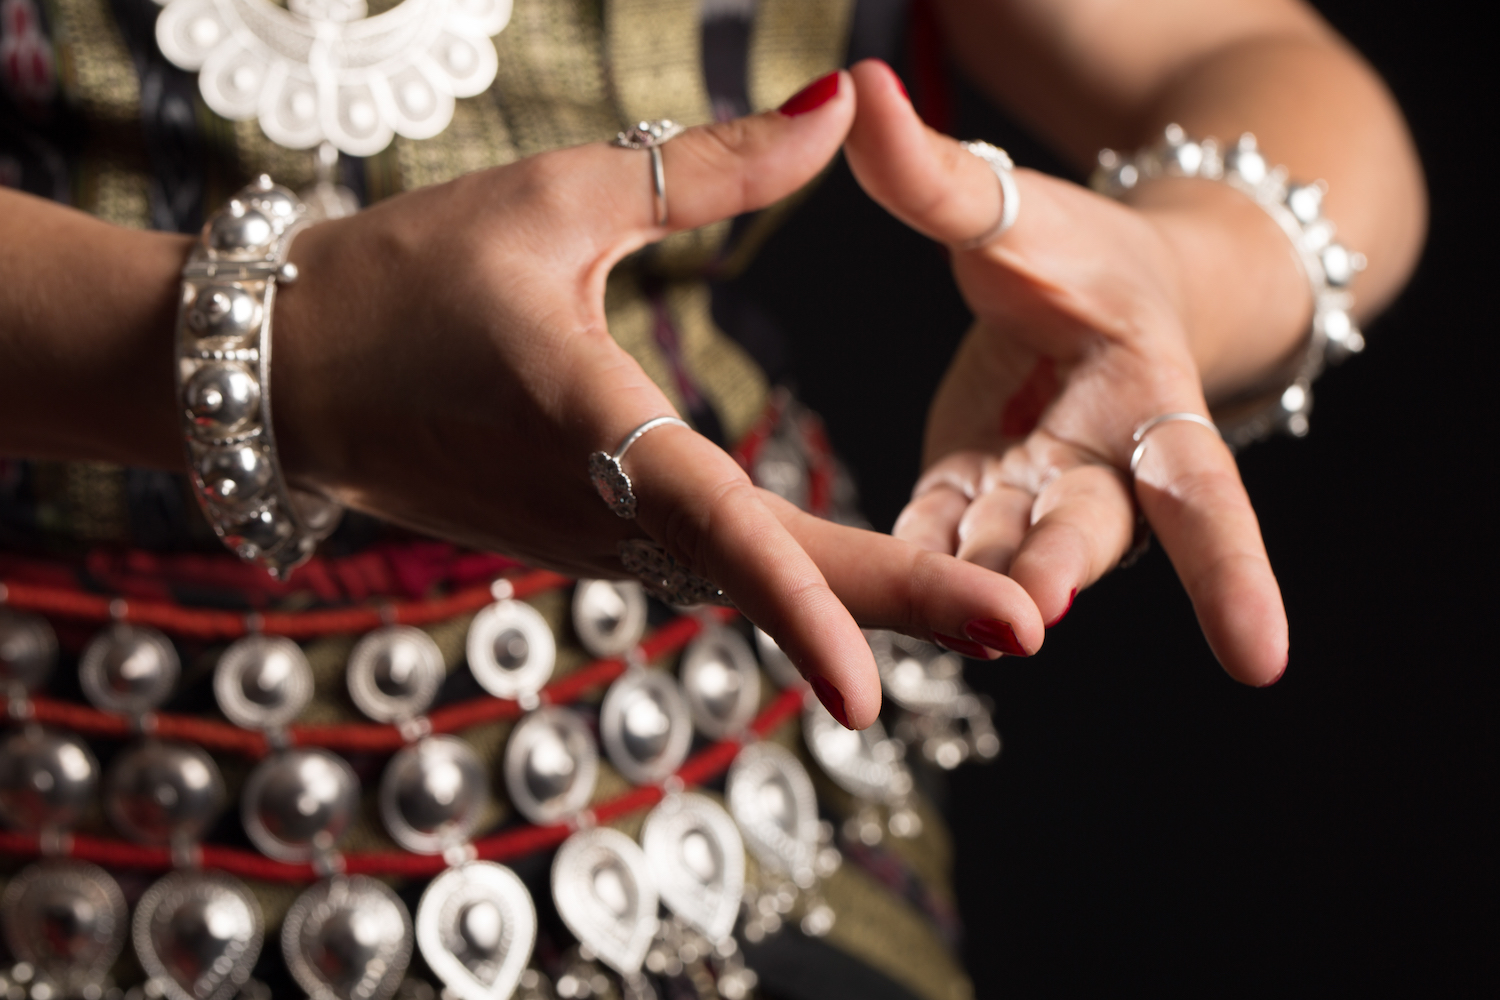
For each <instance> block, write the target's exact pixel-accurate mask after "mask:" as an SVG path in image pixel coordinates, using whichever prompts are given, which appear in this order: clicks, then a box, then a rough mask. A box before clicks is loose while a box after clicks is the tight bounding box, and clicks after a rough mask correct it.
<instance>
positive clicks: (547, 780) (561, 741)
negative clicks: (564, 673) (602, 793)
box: [503, 707, 599, 825]
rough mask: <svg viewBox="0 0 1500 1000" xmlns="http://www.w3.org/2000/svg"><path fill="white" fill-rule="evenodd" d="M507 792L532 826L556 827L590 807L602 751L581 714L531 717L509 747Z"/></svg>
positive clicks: (555, 711)
mask: <svg viewBox="0 0 1500 1000" xmlns="http://www.w3.org/2000/svg"><path fill="white" fill-rule="evenodd" d="M503 766H504V769H505V790H506V792H508V793H509V795H510V801H511V804H512V805H514V806H515V807H516V808H517V809H519V810H520V811H521V815H523V816H525V817H526V818H527V819H529V820H531V822H533V823H537V824H541V825H546V824H549V823H557V822H559V821H561V820H564V819H567V818H568V817H569V816H572V815H574V814H575V813H577V812H578V811H579V810H580V809H582V808H583V807H584V806H586V805H588V802H589V799H590V797H592V796H593V794H594V784H595V782H596V781H597V780H598V777H599V749H598V747H597V746H596V745H595V744H594V735H593V733H591V732H589V727H588V724H587V723H585V722H584V721H583V718H582V717H581V716H579V714H578V713H577V712H574V711H572V710H571V709H566V708H557V707H547V708H539V709H537V710H536V711H534V712H530V713H528V714H527V716H526V717H525V718H524V719H522V720H521V721H520V722H519V723H518V724H517V725H516V728H515V729H513V730H511V734H510V741H509V742H508V743H507V744H506V745H505V761H504V765H503Z"/></svg>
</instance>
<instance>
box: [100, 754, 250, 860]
mask: <svg viewBox="0 0 1500 1000" xmlns="http://www.w3.org/2000/svg"><path fill="white" fill-rule="evenodd" d="M225 794H226V793H225V790H224V779H223V777H222V776H221V775H220V774H219V766H218V765H217V764H215V763H214V759H213V758H212V757H210V756H209V755H208V753H207V752H205V751H204V750H203V749H202V748H201V747H197V746H194V745H192V744H190V743H165V742H162V741H161V740H146V741H145V742H143V743H138V744H136V745H135V746H132V747H128V748H126V750H125V751H124V752H123V753H122V754H120V755H119V756H118V757H116V758H115V759H114V762H113V763H111V764H110V766H109V773H108V774H106V775H105V777H104V811H105V813H106V814H107V815H108V816H109V820H110V822H111V823H112V824H114V827H115V829H117V830H119V831H120V832H121V833H123V834H124V835H125V836H127V837H129V838H130V839H131V840H134V841H137V842H138V843H142V844H160V845H167V844H173V843H188V842H194V841H198V840H202V839H203V835H204V834H205V833H207V832H208V828H209V827H211V826H212V825H213V823H214V821H215V820H217V819H218V818H219V813H221V812H222V811H223V809H224V799H225Z"/></svg>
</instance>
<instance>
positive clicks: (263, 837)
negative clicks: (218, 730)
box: [240, 747, 359, 862]
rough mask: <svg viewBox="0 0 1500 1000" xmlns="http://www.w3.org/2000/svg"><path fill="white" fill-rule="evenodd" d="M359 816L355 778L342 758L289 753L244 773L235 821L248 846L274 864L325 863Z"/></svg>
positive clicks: (304, 750)
mask: <svg viewBox="0 0 1500 1000" xmlns="http://www.w3.org/2000/svg"><path fill="white" fill-rule="evenodd" d="M358 813H359V778H358V777H357V776H356V775H355V773H354V769H353V768H352V767H350V766H349V765H348V764H347V763H346V762H345V761H344V759H343V758H342V757H339V756H337V755H335V754H331V753H329V752H328V751H327V750H321V749H318V748H316V747H295V748H293V749H291V750H283V751H281V752H280V753H278V754H275V755H273V756H270V757H267V758H266V759H265V760H263V761H261V762H260V764H258V765H257V766H256V768H255V770H254V771H251V772H250V778H249V780H247V781H246V782H245V789H244V792H243V793H242V794H241V796H240V819H241V822H242V823H243V824H244V827H245V833H246V834H248V835H249V837H250V842H251V843H252V844H254V845H255V846H256V848H257V849H258V850H259V851H260V852H261V853H262V854H264V855H266V856H267V857H271V858H275V859H276V860H277V861H290V862H298V861H310V860H314V859H319V858H326V857H328V856H330V855H331V854H332V852H333V849H334V847H335V846H336V845H337V844H338V842H339V839H340V838H341V837H343V835H344V834H345V833H346V832H348V830H349V826H350V825H351V824H352V823H353V822H354V820H355V818H356V817H357V815H358Z"/></svg>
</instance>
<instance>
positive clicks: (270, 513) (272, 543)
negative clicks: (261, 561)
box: [229, 505, 292, 559]
mask: <svg viewBox="0 0 1500 1000" xmlns="http://www.w3.org/2000/svg"><path fill="white" fill-rule="evenodd" d="M291 537H292V522H291V521H290V520H289V519H288V518H287V517H286V516H285V515H283V514H282V513H281V512H280V511H279V510H278V509H277V507H276V506H274V505H272V506H268V507H266V508H264V509H262V510H258V511H256V512H255V513H254V514H251V515H250V516H249V517H248V518H246V519H245V520H243V521H241V522H240V523H239V524H236V525H235V526H234V527H233V528H232V529H230V534H229V541H230V544H231V545H233V546H235V548H236V549H237V550H238V551H239V553H240V555H241V556H242V557H243V558H246V559H254V558H255V557H256V556H259V555H260V554H262V553H265V552H272V551H275V549H276V547H277V546H279V545H281V543H282V542H285V541H286V540H287V539H288V538H291Z"/></svg>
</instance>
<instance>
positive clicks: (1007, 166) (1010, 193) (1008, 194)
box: [959, 141, 1021, 250]
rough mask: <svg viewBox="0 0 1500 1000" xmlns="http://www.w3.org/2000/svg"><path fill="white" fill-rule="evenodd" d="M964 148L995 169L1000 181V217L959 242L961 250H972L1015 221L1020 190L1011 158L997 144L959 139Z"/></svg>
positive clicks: (994, 236) (998, 234)
mask: <svg viewBox="0 0 1500 1000" xmlns="http://www.w3.org/2000/svg"><path fill="white" fill-rule="evenodd" d="M959 145H960V146H962V147H963V148H964V149H965V150H967V151H968V152H970V153H973V154H974V155H975V156H977V157H979V158H980V159H981V160H983V161H984V164H985V166H987V167H989V168H990V169H991V170H993V171H994V172H995V179H996V180H998V181H999V182H1000V218H999V220H997V221H996V222H995V224H994V225H993V226H991V227H990V228H989V229H988V230H986V231H985V232H983V233H981V234H980V235H978V236H976V237H974V238H973V239H972V240H965V241H964V242H962V243H960V244H959V247H960V248H962V249H964V250H974V249H977V248H979V247H982V246H984V245H985V244H986V243H988V242H989V241H990V240H993V239H995V238H996V237H998V236H1001V235H1003V234H1004V233H1005V231H1006V230H1008V229H1010V227H1011V226H1014V225H1015V224H1016V216H1017V215H1019V214H1020V212H1021V191H1020V189H1019V188H1017V187H1016V177H1015V174H1014V173H1013V171H1014V170H1015V169H1016V165H1015V163H1013V162H1012V161H1011V158H1010V154H1009V153H1007V152H1006V151H1005V150H1003V149H1001V148H1000V147H999V146H991V145H990V144H989V143H987V142H978V141H970V142H961V143H959Z"/></svg>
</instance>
